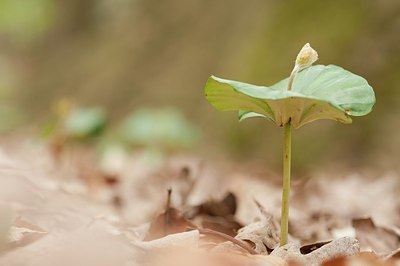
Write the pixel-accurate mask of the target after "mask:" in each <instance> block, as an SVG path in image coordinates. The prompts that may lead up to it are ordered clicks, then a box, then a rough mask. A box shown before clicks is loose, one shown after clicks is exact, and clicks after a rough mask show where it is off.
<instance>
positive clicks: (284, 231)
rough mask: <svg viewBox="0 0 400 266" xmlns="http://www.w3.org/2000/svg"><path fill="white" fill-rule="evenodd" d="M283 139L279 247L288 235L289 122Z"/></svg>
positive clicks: (292, 74)
mask: <svg viewBox="0 0 400 266" xmlns="http://www.w3.org/2000/svg"><path fill="white" fill-rule="evenodd" d="M297 72H299V67H298V66H297V65H296V66H295V67H294V68H293V70H292V73H290V78H289V82H288V88H287V89H288V90H289V91H290V90H291V89H292V86H293V81H294V78H295V77H296V74H297ZM283 134H284V137H283V190H282V210H281V241H280V245H281V246H283V245H286V244H287V242H288V233H289V200H290V163H291V158H292V155H291V153H292V127H291V124H290V118H289V121H288V122H287V123H286V124H285V125H284V133H283Z"/></svg>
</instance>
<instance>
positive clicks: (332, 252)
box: [271, 237, 360, 266]
mask: <svg viewBox="0 0 400 266" xmlns="http://www.w3.org/2000/svg"><path fill="white" fill-rule="evenodd" d="M359 250H360V246H359V243H358V241H357V240H356V239H355V238H351V237H343V238H339V239H335V240H333V241H332V242H324V243H316V244H313V245H307V246H306V247H300V245H298V244H294V243H289V244H287V245H285V246H282V247H278V248H276V249H275V250H274V251H272V253H271V255H274V256H278V257H281V258H283V259H285V260H287V261H291V260H293V261H297V262H298V263H301V264H304V265H307V266H319V265H321V263H323V262H324V261H327V260H330V259H332V258H336V257H341V256H350V255H354V254H356V253H358V252H359ZM302 252H310V253H307V254H303V253H302Z"/></svg>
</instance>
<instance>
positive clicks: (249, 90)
mask: <svg viewBox="0 0 400 266" xmlns="http://www.w3.org/2000/svg"><path fill="white" fill-rule="evenodd" d="M317 59H318V54H317V52H316V51H315V50H314V49H312V48H311V46H310V45H309V44H308V43H307V44H306V45H304V47H303V48H302V49H301V51H300V53H299V54H298V55H297V58H296V62H295V66H294V68H293V71H292V72H291V74H290V77H289V78H286V79H284V80H281V81H279V82H278V83H276V84H274V85H272V86H270V87H265V86H256V85H252V84H247V83H242V82H238V81H232V80H226V79H221V78H217V77H214V76H211V77H210V78H209V79H208V81H207V84H206V87H205V94H206V98H207V100H208V101H209V102H210V103H211V104H212V105H213V106H214V107H215V108H216V109H217V110H218V111H231V110H237V111H239V120H244V119H246V118H250V117H263V118H265V119H267V120H269V121H271V122H273V123H275V124H276V125H277V126H279V127H283V131H284V145H283V191H282V212H281V240H280V244H281V246H282V245H285V244H287V241H288V221H289V193H290V162H291V130H292V127H294V128H295V129H297V128H300V127H301V126H303V125H305V124H307V123H310V122H312V121H315V120H318V119H333V120H336V121H339V122H342V123H351V122H352V119H351V118H350V116H363V115H366V114H368V113H369V112H370V111H371V110H372V106H373V105H374V103H375V94H374V91H373V89H372V87H371V86H370V85H369V84H368V82H367V81H366V80H365V79H364V78H362V77H360V76H358V75H355V74H353V73H351V72H349V71H347V70H345V69H343V68H341V67H338V66H335V65H327V66H324V65H315V66H311V65H312V64H313V63H314V62H315V61H316V60H317Z"/></svg>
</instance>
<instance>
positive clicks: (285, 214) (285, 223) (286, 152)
mask: <svg viewBox="0 0 400 266" xmlns="http://www.w3.org/2000/svg"><path fill="white" fill-rule="evenodd" d="M291 132H292V127H291V125H290V120H289V122H287V123H286V124H285V126H284V141H283V192H282V211H281V241H280V245H281V246H283V245H286V244H287V242H288V231H289V196H290V161H291V153H292V148H291V146H292V145H291V143H292V133H291Z"/></svg>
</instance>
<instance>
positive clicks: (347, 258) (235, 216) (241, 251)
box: [0, 143, 400, 266]
mask: <svg viewBox="0 0 400 266" xmlns="http://www.w3.org/2000/svg"><path fill="white" fill-rule="evenodd" d="M24 145H27V147H25V146H24V149H22V148H19V149H12V150H10V149H8V150H3V151H1V152H0V192H1V193H0V203H1V204H0V218H1V222H0V249H1V253H0V265H32V266H36V265H40V266H43V265H44V266H46V265H49V266H50V265H61V266H63V265H85V266H90V265H96V266H97V265H100V266H102V265H105V266H106V265H154V266H157V265H163V266H168V265H178V266H179V265H185V266H186V265H194V266H196V265H215V266H220V265H221V266H224V265H233V266H235V265H260V266H267V265H273V266H276V265H311V266H312V265H326V266H329V265H350V266H356V265H399V264H400V255H399V254H400V251H399V250H400V234H399V232H400V229H399V228H400V211H399V210H400V199H399V197H398V195H399V192H400V179H399V177H398V175H396V174H395V173H386V174H383V175H382V176H381V177H379V178H377V177H371V176H365V175H361V174H356V173H350V174H345V173H343V174H341V175H339V174H338V173H336V174H332V173H330V174H328V173H323V174H321V173H314V174H313V175H312V176H313V178H310V179H299V180H298V184H297V185H294V186H293V188H292V189H293V193H292V198H291V201H292V203H293V204H292V209H291V214H290V227H289V233H290V238H289V244H287V245H285V246H283V247H279V230H280V228H279V213H280V196H281V195H280V193H281V192H280V180H279V176H278V175H276V174H274V173H265V172H262V171H259V170H258V169H256V170H252V171H248V170H247V169H243V168H239V167H237V166H233V165H231V164H229V163H225V164H220V163H219V164H217V163H215V162H205V161H202V160H200V159H198V158H196V157H194V156H189V155H186V154H184V155H172V156H170V157H168V158H167V159H166V161H165V163H164V165H163V166H162V167H160V168H159V169H157V170H155V169H153V168H152V167H151V165H149V164H148V162H146V161H145V160H143V155H142V154H141V153H135V154H132V155H129V156H127V155H126V156H125V157H123V158H121V157H118V158H119V160H118V161H119V163H118V164H117V165H113V166H112V167H109V168H107V167H104V166H103V163H104V162H102V163H101V164H99V162H98V161H96V160H94V159H93V156H82V157H74V156H77V155H79V154H80V151H78V152H77V154H75V155H74V156H73V157H72V158H71V157H70V158H62V157H61V158H57V160H54V158H53V157H52V155H51V152H49V151H48V149H46V148H44V147H43V146H42V145H38V144H26V143H24ZM38 154H39V155H40V156H38ZM118 156H121V155H120V154H119V155H118ZM77 158H79V159H77ZM110 160H111V161H112V160H115V158H111V159H110ZM121 162H123V163H121ZM107 163H108V165H110V164H112V162H105V164H107ZM224 165H225V166H227V167H224ZM109 169H112V171H110V170H109Z"/></svg>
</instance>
